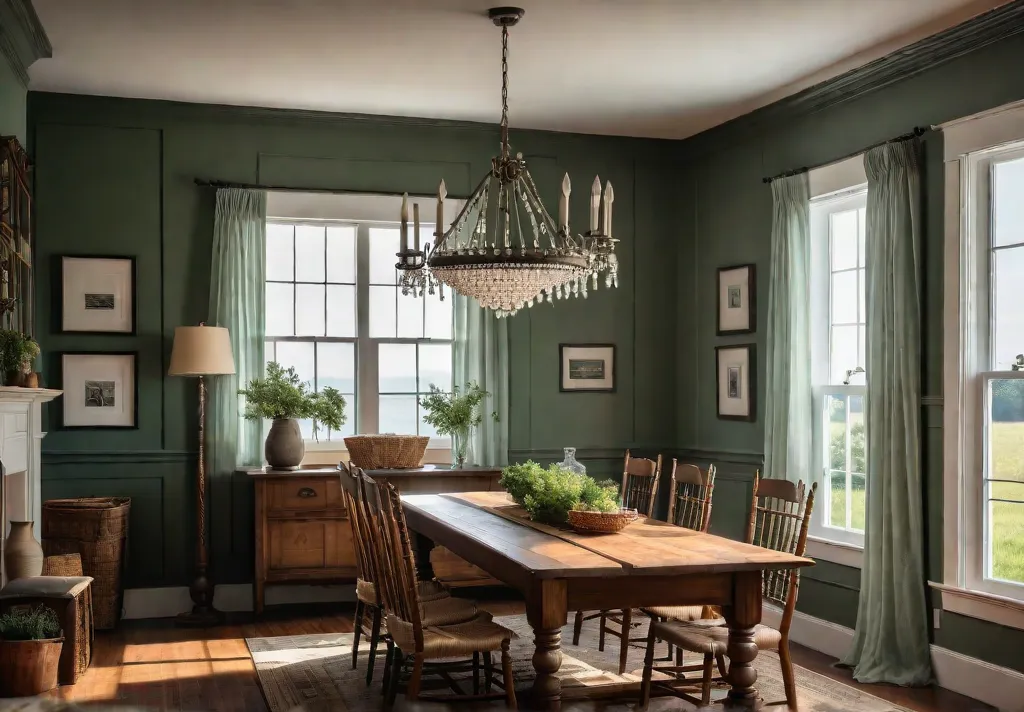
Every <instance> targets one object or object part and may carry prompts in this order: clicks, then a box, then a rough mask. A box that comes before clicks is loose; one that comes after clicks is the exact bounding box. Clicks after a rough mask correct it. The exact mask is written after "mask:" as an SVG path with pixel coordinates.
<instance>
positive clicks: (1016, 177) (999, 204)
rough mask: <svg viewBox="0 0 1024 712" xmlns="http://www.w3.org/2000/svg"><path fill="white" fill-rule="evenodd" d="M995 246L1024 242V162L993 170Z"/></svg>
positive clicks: (1003, 165)
mask: <svg viewBox="0 0 1024 712" xmlns="http://www.w3.org/2000/svg"><path fill="white" fill-rule="evenodd" d="M992 189H993V190H992V192H993V196H992V203H993V205H992V212H993V235H992V244H993V245H996V246H998V245H1014V244H1017V243H1018V242H1024V201H1022V200H1021V196H1022V195H1024V158H1018V159H1017V160H1015V161H1005V162H1003V163H996V164H995V165H994V166H993V167H992Z"/></svg>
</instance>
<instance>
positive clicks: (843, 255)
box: [829, 210, 858, 270]
mask: <svg viewBox="0 0 1024 712" xmlns="http://www.w3.org/2000/svg"><path fill="white" fill-rule="evenodd" d="M829 219H830V224H831V234H832V269H833V270H837V269H849V268H851V267H856V266H857V241H858V240H857V211H856V210H845V211H843V212H841V213H832V215H830V216H829Z"/></svg>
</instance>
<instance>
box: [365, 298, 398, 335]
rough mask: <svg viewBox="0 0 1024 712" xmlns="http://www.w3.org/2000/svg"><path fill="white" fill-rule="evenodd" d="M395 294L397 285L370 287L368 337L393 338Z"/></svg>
mask: <svg viewBox="0 0 1024 712" xmlns="http://www.w3.org/2000/svg"><path fill="white" fill-rule="evenodd" d="M397 294H398V287H370V295H369V296H370V338H372V339H381V338H383V339H387V338H394V336H395V324H396V321H395V311H396V307H395V299H396V297H397Z"/></svg>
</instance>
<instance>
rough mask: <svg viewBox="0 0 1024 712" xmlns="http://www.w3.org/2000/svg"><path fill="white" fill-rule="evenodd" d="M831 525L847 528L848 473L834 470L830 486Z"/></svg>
mask: <svg viewBox="0 0 1024 712" xmlns="http://www.w3.org/2000/svg"><path fill="white" fill-rule="evenodd" d="M829 499H830V500H831V501H830V504H831V508H830V510H829V521H828V523H829V526H832V527H839V528H840V529H845V528H846V473H845V472H833V473H832V475H831V487H830V488H829Z"/></svg>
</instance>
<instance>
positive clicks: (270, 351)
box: [263, 341, 277, 366]
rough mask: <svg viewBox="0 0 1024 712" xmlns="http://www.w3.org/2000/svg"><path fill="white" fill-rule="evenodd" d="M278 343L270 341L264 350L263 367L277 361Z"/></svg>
mask: <svg viewBox="0 0 1024 712" xmlns="http://www.w3.org/2000/svg"><path fill="white" fill-rule="evenodd" d="M276 347H277V343H276V342H274V341H268V342H267V343H266V345H265V346H264V348H263V365H264V366H266V365H267V364H268V363H270V362H271V361H276V360H277V352H276Z"/></svg>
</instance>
